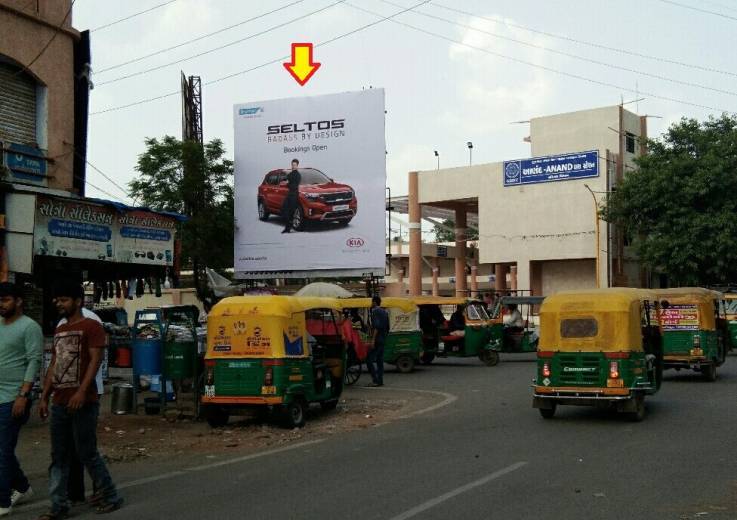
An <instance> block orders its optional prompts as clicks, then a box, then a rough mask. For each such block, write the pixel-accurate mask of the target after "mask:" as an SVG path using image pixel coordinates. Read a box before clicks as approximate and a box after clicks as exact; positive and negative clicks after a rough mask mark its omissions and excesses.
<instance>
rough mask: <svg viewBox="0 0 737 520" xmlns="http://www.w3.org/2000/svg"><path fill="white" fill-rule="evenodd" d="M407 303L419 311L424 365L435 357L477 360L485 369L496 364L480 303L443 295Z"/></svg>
mask: <svg viewBox="0 0 737 520" xmlns="http://www.w3.org/2000/svg"><path fill="white" fill-rule="evenodd" d="M410 300H411V301H412V302H413V303H414V304H415V305H417V306H418V307H419V308H420V328H421V329H422V333H423V345H424V352H423V354H422V362H423V363H425V364H430V363H432V361H433V360H434V359H435V358H436V357H478V358H479V359H480V360H481V361H482V362H483V363H485V364H486V365H487V366H494V365H496V364H497V363H498V362H499V353H498V352H496V351H495V350H494V344H493V343H492V342H491V330H492V322H491V319H490V318H489V314H488V313H487V312H486V306H485V305H484V303H483V302H480V301H476V300H470V301H469V300H467V299H465V298H456V297H443V296H415V297H411V298H410ZM454 314H455V316H456V318H454Z"/></svg>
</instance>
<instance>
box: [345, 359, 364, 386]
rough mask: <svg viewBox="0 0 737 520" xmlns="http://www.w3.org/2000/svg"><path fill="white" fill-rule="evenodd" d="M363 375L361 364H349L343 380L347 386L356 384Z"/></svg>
mask: <svg viewBox="0 0 737 520" xmlns="http://www.w3.org/2000/svg"><path fill="white" fill-rule="evenodd" d="M360 377H361V365H360V364H356V365H350V366H347V367H346V369H345V376H343V381H344V382H345V384H346V385H347V386H350V385H353V384H355V383H356V382H357V381H358V380H359V378H360Z"/></svg>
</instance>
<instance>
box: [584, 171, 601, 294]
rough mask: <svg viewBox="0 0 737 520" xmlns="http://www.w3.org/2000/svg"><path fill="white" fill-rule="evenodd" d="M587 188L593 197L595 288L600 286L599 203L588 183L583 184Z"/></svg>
mask: <svg viewBox="0 0 737 520" xmlns="http://www.w3.org/2000/svg"><path fill="white" fill-rule="evenodd" d="M584 186H585V187H586V189H587V190H589V193H591V198H592V199H594V219H595V223H596V225H595V229H596V240H595V245H594V251H595V253H596V256H595V257H594V258H595V259H596V288H597V289H598V288H600V287H601V282H600V281H599V272H600V267H599V233H600V231H599V204H598V203H597V202H596V195H594V192H593V190H592V189H591V188H590V187H589V185H588V184H584Z"/></svg>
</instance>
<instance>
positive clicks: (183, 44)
mask: <svg viewBox="0 0 737 520" xmlns="http://www.w3.org/2000/svg"><path fill="white" fill-rule="evenodd" d="M304 1H305V0H295V1H294V2H291V3H289V4H286V5H283V6H281V7H277V8H276V9H273V10H271V11H268V12H266V13H263V14H260V15H258V16H253V17H251V18H247V19H246V20H243V21H240V22H238V23H235V24H233V25H229V26H227V27H223V28H222V29H218V30H217V31H213V32H210V33H207V34H203V35H202V36H198V37H197V38H193V39H191V40H186V41H183V42H181V43H178V44H176V45H172V46H171V47H166V48H164V49H159V50H158V51H155V52H152V53H149V54H144V55H143V56H139V57H137V58H133V59H131V60H128V61H124V62H121V63H118V64H116V65H111V66H109V67H105V68H103V69H100V70H96V71H95V73H96V74H102V73H103V72H107V71H109V70H113V69H118V68H120V67H123V66H125V65H130V64H131V63H136V62H139V61H142V60H145V59H147V58H151V57H153V56H158V55H159V54H163V53H165V52H169V51H172V50H174V49H178V48H180V47H184V46H185V45H189V44H190V43H194V42H198V41H201V40H204V39H205V38H210V37H211V36H215V35H217V34H220V33H223V32H225V31H229V30H230V29H234V28H236V27H240V26H241V25H244V24H247V23H249V22H253V21H254V20H258V19H259V18H263V17H265V16H268V15H270V14H274V13H276V12H278V11H281V10H283V9H287V8H289V7H292V6H293V5H296V4H299V3H302V2H304Z"/></svg>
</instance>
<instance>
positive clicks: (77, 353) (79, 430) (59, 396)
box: [39, 284, 123, 520]
mask: <svg viewBox="0 0 737 520" xmlns="http://www.w3.org/2000/svg"><path fill="white" fill-rule="evenodd" d="M83 299H84V290H83V289H82V286H81V285H79V284H62V285H60V286H59V287H58V288H57V290H56V308H57V310H58V311H59V314H60V316H61V317H64V318H66V319H67V323H65V324H64V325H60V326H59V327H57V328H56V331H55V333H54V352H53V356H52V358H51V365H50V366H49V369H48V371H47V374H46V380H45V381H44V388H43V393H42V394H41V402H40V403H39V413H40V415H41V418H43V419H45V418H46V417H48V416H49V397H50V396H51V394H52V392H53V395H54V397H53V403H52V405H51V467H50V469H49V494H50V495H51V510H50V511H49V512H48V513H46V514H44V515H42V516H41V517H39V520H57V519H59V518H66V516H67V515H68V513H69V499H68V495H67V482H68V478H69V464H70V449H69V446H70V443H72V442H73V443H74V446H75V448H76V450H77V456H78V457H79V460H80V461H81V462H82V464H83V465H84V467H85V468H87V472H88V473H89V475H90V477H92V480H93V484H94V489H95V490H96V495H94V496H93V497H92V499H91V500H90V502H91V503H92V504H93V505H94V506H95V510H96V512H97V513H109V512H112V511H115V510H116V509H119V508H120V506H121V505H122V502H123V501H122V499H121V498H120V497H119V496H118V492H117V490H116V489H115V484H113V481H112V478H111V477H110V473H109V472H108V469H107V466H106V465H105V462H104V461H103V460H102V457H101V456H100V454H99V452H98V451H97V417H98V415H99V412H100V404H99V400H98V394H97V385H95V374H96V373H97V370H98V369H99V368H100V363H102V356H103V348H105V346H106V342H107V340H106V337H105V331H104V329H103V328H102V325H100V324H99V323H98V322H96V321H94V320H91V319H89V318H85V317H84V316H83V315H82V301H83Z"/></svg>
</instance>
